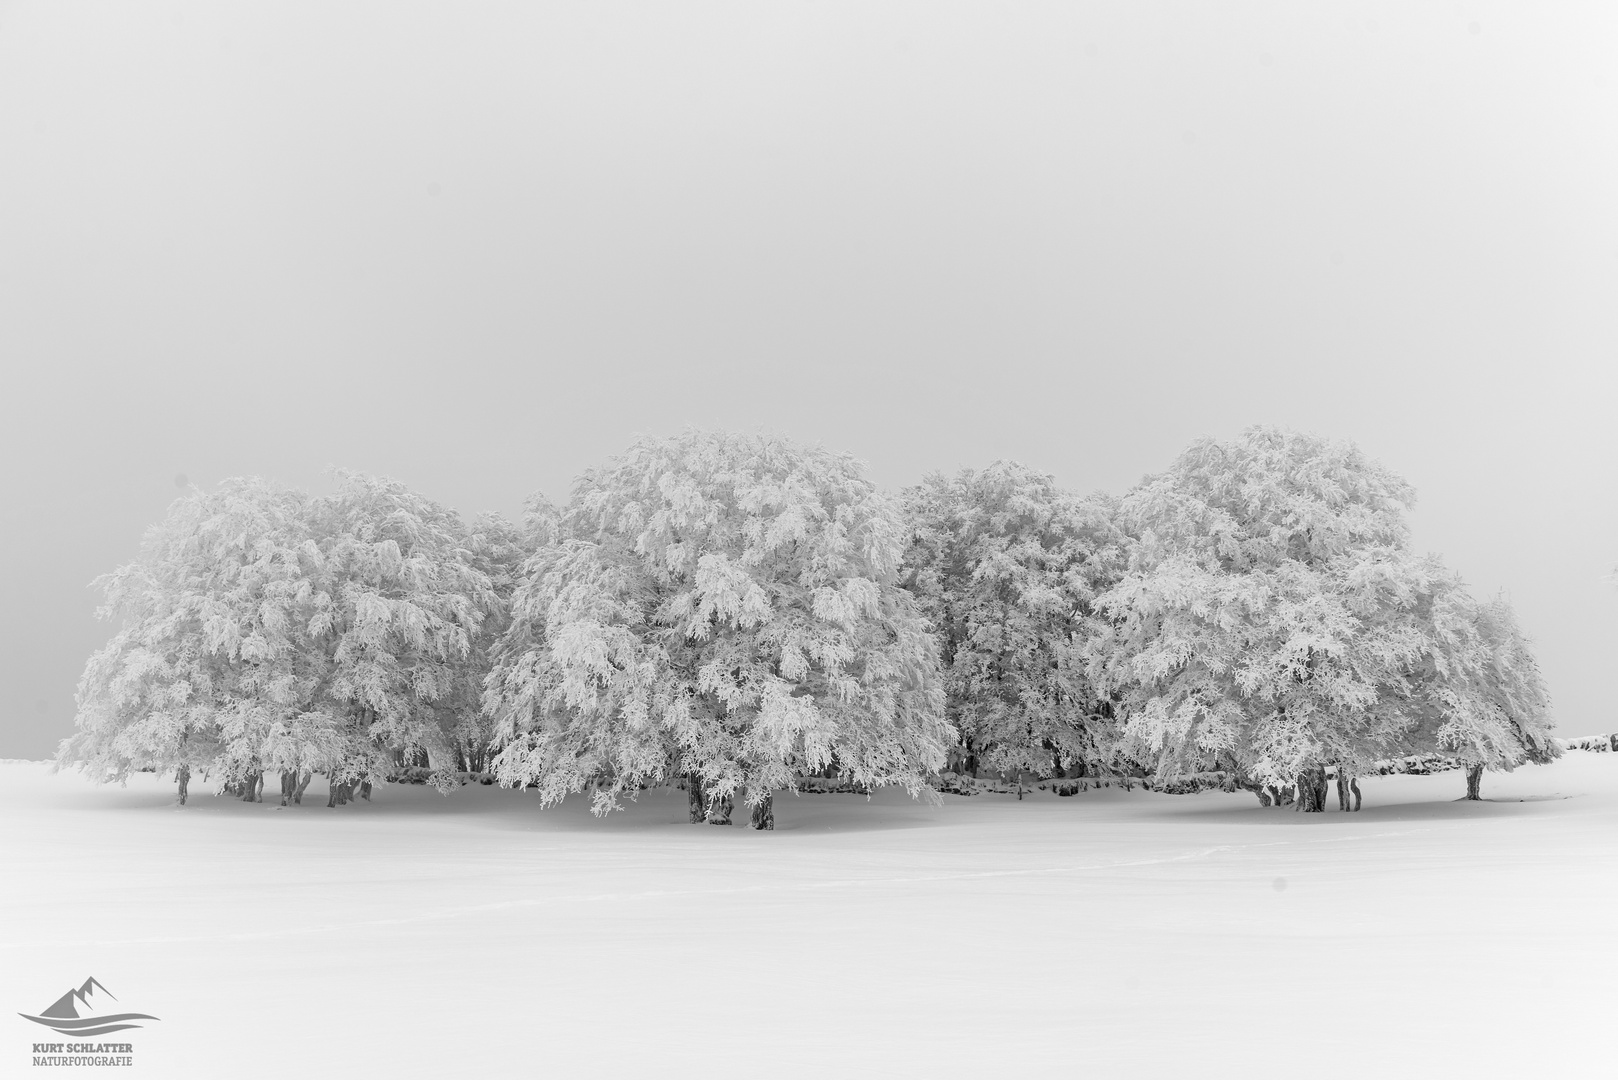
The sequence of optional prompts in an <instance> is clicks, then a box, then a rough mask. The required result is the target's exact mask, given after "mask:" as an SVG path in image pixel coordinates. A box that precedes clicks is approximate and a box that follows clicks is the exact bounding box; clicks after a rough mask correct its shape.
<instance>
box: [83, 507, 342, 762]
mask: <svg viewBox="0 0 1618 1080" xmlns="http://www.w3.org/2000/svg"><path fill="white" fill-rule="evenodd" d="M306 506H307V502H306V500H305V499H304V497H303V496H301V495H300V494H298V493H296V492H291V491H286V490H283V489H280V488H276V487H274V486H272V485H270V484H267V483H265V482H263V481H259V480H227V481H225V482H224V483H223V484H221V485H220V487H219V490H218V491H216V492H213V493H211V494H208V493H204V492H202V491H200V490H197V489H192V490H191V491H190V492H189V493H188V494H187V495H185V496H183V497H182V498H180V499H179V500H178V501H176V502H175V503H174V505H173V506H172V507H171V508H170V510H169V512H168V515H167V516H166V517H165V518H164V519H163V521H161V522H160V523H158V524H157V525H155V526H153V527H152V528H151V529H149V530H148V531H147V533H146V537H145V541H144V543H143V544H142V549H141V553H140V556H139V557H138V558H137V559H136V560H135V561H133V562H131V563H129V564H128V565H126V566H123V567H120V568H119V569H118V570H116V571H114V572H112V573H111V574H108V575H105V576H104V577H102V578H100V579H98V581H97V584H98V585H99V586H100V587H101V588H102V589H103V591H104V595H105V604H104V606H103V607H102V608H101V610H100V612H99V614H100V615H101V616H102V617H105V618H116V619H118V620H120V623H121V625H120V627H119V629H118V631H117V633H116V634H114V636H113V638H112V640H111V641H110V642H108V644H107V645H106V646H105V647H104V648H102V649H101V650H100V651H99V652H97V653H96V654H95V655H94V656H93V657H91V659H90V661H89V663H88V664H87V665H86V667H85V671H84V675H83V677H82V678H81V680H80V683H79V691H78V706H79V708H78V718H77V725H78V730H77V731H76V733H75V734H74V735H73V736H72V737H70V738H69V739H67V740H65V741H64V742H63V744H62V748H61V750H60V752H59V754H58V761H59V762H61V763H64V764H65V763H69V762H78V763H80V764H81V765H82V766H83V767H84V768H85V769H87V770H88V771H91V772H93V773H95V774H97V775H99V776H101V777H103V778H105V779H118V780H122V779H124V778H125V777H127V776H128V774H129V772H130V771H131V770H132V769H139V768H154V769H166V768H173V767H177V766H181V765H185V766H189V767H197V768H200V769H201V770H203V771H207V770H209V769H213V768H218V769H221V770H222V771H224V772H226V773H227V774H229V773H233V772H240V771H241V770H242V769H243V768H244V767H245V766H246V764H247V763H246V761H245V760H244V759H245V758H250V757H251V756H252V754H251V752H248V753H245V754H244V753H243V752H242V746H243V744H244V741H248V740H258V739H262V738H263V737H264V735H265V734H266V733H267V732H268V731H270V730H273V729H274V728H275V727H276V726H277V725H280V724H284V723H286V722H287V721H288V720H289V719H290V718H291V717H292V716H294V715H296V714H297V713H298V712H299V711H300V710H301V708H302V707H303V704H304V702H305V701H306V700H307V698H308V696H309V694H310V693H311V691H312V688H313V683H314V679H313V678H312V677H311V672H310V670H309V666H308V664H307V663H306V662H305V657H304V656H303V654H302V644H301V643H302V636H303V627H304V621H305V619H304V615H303V610H304V607H305V606H306V605H307V603H308V600H309V587H308V579H309V575H310V573H311V570H312V567H313V566H314V565H316V564H317V563H318V562H319V553H318V552H317V551H316V550H314V548H313V546H312V545H311V544H310V543H309V542H308V538H307V533H306V531H305V529H304V525H303V516H304V513H305V511H306Z"/></svg>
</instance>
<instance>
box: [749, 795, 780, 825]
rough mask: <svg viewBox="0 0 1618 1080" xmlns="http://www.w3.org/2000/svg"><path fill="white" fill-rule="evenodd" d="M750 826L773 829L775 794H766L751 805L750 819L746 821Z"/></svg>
mask: <svg viewBox="0 0 1618 1080" xmlns="http://www.w3.org/2000/svg"><path fill="white" fill-rule="evenodd" d="M748 825H750V826H751V827H752V828H755V829H764V830H770V831H773V830H774V829H775V796H774V795H766V796H764V798H763V799H761V800H760V801H759V802H758V804H757V805H756V806H754V807H753V816H752V820H750V821H749V822H748Z"/></svg>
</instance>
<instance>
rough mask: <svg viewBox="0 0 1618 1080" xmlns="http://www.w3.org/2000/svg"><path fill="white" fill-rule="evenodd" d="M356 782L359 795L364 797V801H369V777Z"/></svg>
mask: <svg viewBox="0 0 1618 1080" xmlns="http://www.w3.org/2000/svg"><path fill="white" fill-rule="evenodd" d="M358 783H359V797H360V798H362V799H364V800H365V801H366V802H370V801H371V781H370V780H369V779H365V780H361V781H358Z"/></svg>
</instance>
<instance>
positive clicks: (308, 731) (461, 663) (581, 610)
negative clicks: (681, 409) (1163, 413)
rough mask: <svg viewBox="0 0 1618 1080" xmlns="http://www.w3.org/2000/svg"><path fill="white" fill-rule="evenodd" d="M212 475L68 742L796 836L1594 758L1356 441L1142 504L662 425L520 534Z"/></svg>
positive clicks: (1156, 495) (1246, 455) (121, 761)
mask: <svg viewBox="0 0 1618 1080" xmlns="http://www.w3.org/2000/svg"><path fill="white" fill-rule="evenodd" d="M337 480H338V483H337V487H336V491H335V492H334V493H333V494H331V495H329V496H325V497H318V498H317V497H312V496H309V495H306V494H304V493H301V492H297V491H291V490H287V489H284V488H279V487H276V486H274V485H272V484H269V483H266V482H264V481H261V480H252V479H250V480H231V481H226V482H224V483H223V484H221V485H220V486H219V488H218V489H217V490H216V491H213V492H203V491H200V490H196V489H193V490H192V491H190V492H189V493H188V494H187V495H186V496H184V497H182V498H181V499H179V500H178V501H177V502H176V503H175V504H174V506H173V507H172V508H171V509H170V511H169V514H168V516H167V517H166V518H165V519H164V520H163V521H162V522H161V523H159V524H158V525H156V526H154V527H153V528H152V529H151V530H150V531H149V532H148V534H147V536H146V538H145V541H144V544H143V546H142V550H141V553H140V555H139V557H138V558H137V559H136V560H134V561H133V562H131V563H129V564H128V565H126V566H124V567H121V568H120V569H118V570H116V571H114V572H113V573H111V574H109V575H107V576H105V577H103V578H101V579H99V581H98V583H97V584H98V585H99V586H100V587H101V588H102V590H103V593H104V596H105V604H104V606H103V608H102V614H103V615H104V616H106V617H109V618H111V619H115V620H116V621H117V625H118V630H117V633H116V634H115V635H114V636H113V638H112V640H111V641H110V642H109V643H108V644H107V646H106V647H105V648H103V649H102V650H101V651H99V652H98V653H96V654H95V656H93V657H92V658H91V659H90V661H89V663H88V664H87V665H86V668H85V672H84V675H83V677H82V679H81V682H80V686H79V694H78V703H79V709H78V716H77V730H76V733H75V734H74V735H73V736H72V737H70V738H69V739H67V740H65V741H64V742H63V744H62V748H61V750H60V752H59V755H58V761H59V764H68V763H77V764H78V765H79V766H80V767H82V768H84V769H85V770H87V771H88V772H90V773H91V774H92V775H95V776H97V777H98V778H101V779H106V780H122V779H124V778H126V777H127V776H128V775H129V774H130V773H131V772H132V771H135V770H150V771H162V772H173V773H174V775H175V777H176V780H177V783H178V787H179V797H180V801H181V802H182V803H183V802H184V801H185V799H186V797H187V785H188V782H189V779H190V777H191V776H192V775H194V774H200V775H203V776H212V777H216V778H218V779H219V780H221V781H222V782H223V785H224V789H225V790H226V791H229V792H231V793H233V794H235V795H238V796H240V797H242V798H244V799H249V800H255V799H261V798H262V797H263V796H262V787H263V782H264V777H265V775H266V774H276V775H277V776H278V777H279V780H280V784H281V800H282V802H283V804H284V803H287V802H299V801H301V799H302V797H303V794H304V791H305V788H306V787H307V785H308V784H309V783H310V780H311V778H312V777H313V776H314V775H316V774H320V775H322V776H324V777H325V778H326V784H327V790H328V795H327V801H328V805H332V806H335V805H340V804H342V803H345V802H347V801H349V800H351V799H353V798H355V797H366V798H368V797H369V795H370V793H371V789H372V785H374V784H375V783H377V782H379V781H381V780H383V779H385V778H388V777H390V776H397V775H399V774H400V773H401V772H403V771H405V770H414V774H415V775H424V776H427V777H428V778H430V780H431V781H432V782H434V783H436V784H438V785H439V786H440V787H441V788H442V789H444V790H448V789H449V788H450V787H451V786H453V785H455V784H456V783H458V781H457V780H456V779H455V778H456V776H457V775H458V774H465V773H484V774H489V775H492V776H493V777H494V778H497V779H498V780H499V781H500V782H501V783H504V784H506V785H510V786H519V785H520V786H523V787H527V788H531V789H534V790H536V791H537V792H538V794H539V796H540V798H541V801H542V802H543V803H544V804H546V805H549V804H554V803H556V802H559V801H560V800H562V799H563V798H564V797H566V796H567V795H569V794H575V793H587V794H588V795H589V797H590V798H591V800H592V807H593V809H594V811H595V812H597V813H606V812H608V811H610V810H613V809H616V808H618V807H619V806H621V804H622V799H624V798H626V797H627V798H633V797H634V796H635V794H636V793H637V792H638V791H640V790H642V789H644V788H647V787H651V786H657V785H666V784H670V783H679V784H680V785H681V786H683V787H684V788H685V790H686V792H687V795H688V799H689V805H690V818H691V820H692V821H693V822H699V821H706V822H710V823H715V824H725V823H729V822H730V820H731V816H732V814H733V813H734V812H736V809H737V804H738V803H740V804H741V805H742V806H743V807H744V808H745V812H746V814H747V817H748V820H749V822H750V824H751V825H752V826H753V827H755V828H761V829H770V828H773V827H774V813H775V811H774V797H775V795H776V794H777V793H780V792H783V791H786V792H791V791H795V790H797V789H798V787H799V785H800V784H801V783H803V782H804V781H805V779H806V778H809V777H816V778H828V779H837V780H841V781H843V782H845V783H847V784H850V785H853V786H855V787H857V788H859V789H865V790H869V789H870V788H873V787H876V786H879V785H888V784H894V785H899V786H902V787H904V788H905V789H907V790H908V791H909V792H910V793H911V794H912V795H920V794H922V793H925V792H931V791H933V790H935V788H936V786H937V785H938V783H939V779H940V776H941V775H942V774H945V773H953V774H971V775H974V776H975V775H978V774H979V773H982V772H987V773H989V774H992V775H996V776H1001V777H1009V776H1015V777H1016V778H1017V780H1018V782H1019V783H1020V782H1022V781H1023V780H1025V779H1031V778H1050V777H1069V776H1096V777H1105V776H1116V777H1133V778H1143V779H1150V780H1153V781H1160V782H1165V783H1174V782H1179V781H1185V780H1192V781H1196V780H1198V779H1199V778H1208V777H1215V778H1217V781H1216V782H1218V783H1221V784H1222V785H1224V786H1225V787H1227V788H1235V787H1243V788H1247V789H1248V790H1250V791H1253V792H1254V793H1255V794H1257V796H1258V798H1259V800H1260V802H1261V803H1263V804H1264V805H1271V804H1279V803H1281V802H1283V801H1295V802H1296V805H1297V807H1298V808H1299V809H1303V810H1308V811H1320V810H1323V809H1324V808H1325V803H1326V793H1327V788H1328V778H1327V777H1328V770H1330V772H1331V773H1332V774H1333V775H1335V778H1336V783H1337V789H1338V798H1339V805H1340V806H1341V807H1342V808H1343V809H1358V807H1359V801H1360V796H1359V787H1358V783H1357V780H1356V777H1357V776H1359V775H1362V774H1363V773H1365V772H1366V771H1368V770H1370V769H1372V768H1374V767H1376V765H1377V763H1378V762H1383V761H1386V760H1387V759H1390V758H1399V757H1405V756H1410V755H1416V754H1439V755H1443V756H1446V757H1449V758H1452V759H1455V760H1456V761H1458V762H1459V763H1461V764H1462V765H1464V766H1465V767H1466V770H1467V794H1468V796H1469V797H1471V798H1477V797H1479V783H1480V777H1481V774H1482V771H1483V770H1484V769H1486V768H1487V769H1511V768H1513V767H1515V766H1516V765H1518V764H1520V763H1522V762H1524V761H1534V762H1543V761H1547V760H1549V759H1550V758H1552V757H1554V756H1555V755H1556V753H1557V746H1556V743H1555V742H1554V741H1553V740H1552V739H1551V738H1550V735H1549V730H1550V721H1549V716H1548V697H1547V694H1546V691H1545V688H1544V685H1543V682H1542V680H1541V678H1540V676H1539V673H1538V669H1537V667H1536V665H1535V662H1534V658H1533V655H1532V653H1531V651H1530V649H1529V647H1528V644H1527V642H1526V641H1525V639H1524V637H1523V634H1522V632H1521V631H1520V630H1519V628H1518V626H1517V624H1516V621H1515V619H1514V617H1513V615H1512V612H1511V609H1510V607H1509V606H1508V605H1507V604H1506V603H1505V602H1504V601H1503V600H1493V601H1487V602H1483V601H1479V600H1477V599H1476V598H1474V597H1473V596H1471V595H1470V594H1469V593H1468V592H1467V590H1466V588H1465V587H1464V585H1463V584H1462V582H1461V581H1460V580H1459V578H1457V577H1456V575H1455V574H1453V573H1452V572H1450V571H1448V570H1446V569H1445V568H1444V567H1443V566H1442V565H1441V564H1440V563H1439V561H1438V560H1437V559H1436V558H1434V557H1432V556H1425V555H1418V554H1416V553H1415V552H1413V551H1412V550H1411V549H1410V544H1409V529H1408V526H1407V524H1406V520H1405V514H1406V512H1407V511H1408V509H1409V507H1410V505H1411V501H1412V493H1411V490H1410V488H1409V487H1408V485H1406V484H1405V483H1404V482H1403V481H1402V480H1400V479H1399V478H1398V477H1397V476H1395V475H1393V474H1392V473H1390V472H1388V471H1387V470H1385V469H1383V468H1382V467H1381V466H1379V465H1377V464H1375V463H1374V462H1371V461H1369V460H1367V459H1366V458H1365V457H1364V456H1363V455H1362V454H1361V453H1360V452H1359V451H1358V450H1357V449H1356V448H1354V447H1353V446H1351V445H1347V444H1341V443H1334V442H1330V441H1327V440H1323V439H1318V438H1314V437H1311V436H1307V435H1302V434H1297V433H1293V432H1288V431H1282V430H1277V429H1271V428H1254V429H1251V430H1249V431H1246V432H1244V433H1242V435H1240V436H1239V437H1237V438H1235V439H1233V440H1229V441H1224V442H1220V441H1216V440H1212V439H1204V440H1201V441H1199V442H1197V443H1196V444H1195V445H1193V446H1192V447H1191V448H1190V449H1189V450H1187V451H1186V452H1185V453H1184V454H1182V455H1181V456H1180V458H1179V460H1177V461H1176V462H1175V463H1174V464H1173V465H1172V466H1171V467H1170V468H1169V469H1168V470H1167V471H1166V472H1163V473H1161V474H1159V475H1156V476H1150V477H1147V478H1146V479H1145V480H1144V481H1142V482H1141V483H1140V484H1139V485H1138V486H1137V487H1136V488H1135V489H1134V490H1133V491H1131V492H1129V493H1128V494H1127V495H1125V496H1124V497H1123V498H1122V499H1119V498H1115V497H1112V496H1107V495H1089V496H1081V495H1077V494H1074V493H1072V492H1069V491H1066V490H1064V489H1062V488H1061V487H1060V486H1059V485H1057V484H1056V482H1055V481H1054V480H1053V479H1052V478H1051V477H1050V476H1047V475H1045V474H1042V473H1038V472H1035V471H1033V470H1031V469H1028V468H1026V467H1024V466H1022V465H1019V464H1016V463H1012V462H997V463H995V464H993V465H990V466H989V467H988V468H985V469H983V470H981V471H979V470H966V471H963V472H961V473H959V474H958V475H956V476H944V475H933V476H929V477H928V478H927V479H926V480H924V481H923V482H922V483H921V484H920V485H918V486H916V487H914V488H911V489H908V490H906V491H903V492H900V493H898V494H897V495H892V494H887V493H884V492H882V491H880V490H878V489H877V488H876V487H875V486H874V485H873V484H872V483H871V482H870V481H869V480H867V479H866V477H865V475H864V470H863V468H862V466H861V465H860V463H859V462H857V461H856V460H855V459H853V458H851V457H849V456H847V455H844V454H837V453H833V452H831V451H828V450H825V449H822V448H819V447H803V446H798V445H795V444H793V443H791V442H788V441H786V440H784V439H779V438H772V437H768V436H765V435H756V434H751V435H750V434H728V433H711V432H701V431H690V432H687V433H685V434H683V435H680V436H677V437H674V438H667V439H658V438H641V439H639V440H637V441H636V442H635V443H634V444H633V445H632V446H631V447H630V448H629V449H628V451H627V452H626V453H624V454H623V455H622V456H621V457H619V458H617V459H615V460H613V461H611V462H609V463H607V464H605V465H603V466H601V467H599V468H596V469H592V470H589V471H587V472H586V473H585V474H584V475H583V476H581V477H580V478H579V479H578V481H577V482H576V483H575V485H574V488H573V491H572V494H571V497H570V498H569V500H568V501H567V503H566V504H565V505H563V506H559V507H558V506H554V505H552V504H551V503H549V502H547V501H545V500H544V499H542V498H538V497H536V498H535V499H533V500H532V501H531V502H530V503H529V507H528V512H527V514H526V516H525V520H524V522H523V524H522V525H521V526H514V525H512V524H509V523H507V522H505V521H503V520H502V519H500V518H498V517H494V516H483V517H479V518H477V519H475V520H473V521H470V522H468V521H465V520H463V519H462V518H461V517H460V516H459V515H457V514H456V513H454V512H453V511H452V510H450V509H449V508H447V507H444V506H441V505H439V504H437V503H435V502H433V501H432V500H430V499H426V498H424V497H422V496H420V495H418V494H416V493H413V492H411V491H410V490H408V489H407V488H405V487H404V486H402V485H400V484H397V483H395V482H393V481H390V480H382V479H376V478H372V477H367V476H362V475H357V474H352V473H339V474H338V476H337Z"/></svg>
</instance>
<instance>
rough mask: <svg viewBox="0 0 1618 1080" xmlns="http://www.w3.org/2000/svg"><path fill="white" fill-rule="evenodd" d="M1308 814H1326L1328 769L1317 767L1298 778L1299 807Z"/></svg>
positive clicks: (1304, 772) (1306, 770) (1309, 769)
mask: <svg viewBox="0 0 1618 1080" xmlns="http://www.w3.org/2000/svg"><path fill="white" fill-rule="evenodd" d="M1297 809H1299V810H1302V811H1303V812H1304V813H1306V814H1323V813H1325V812H1326V769H1325V766H1322V765H1315V766H1313V767H1312V768H1308V769H1305V770H1304V771H1303V775H1301V776H1299V777H1298V806H1297Z"/></svg>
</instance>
